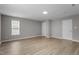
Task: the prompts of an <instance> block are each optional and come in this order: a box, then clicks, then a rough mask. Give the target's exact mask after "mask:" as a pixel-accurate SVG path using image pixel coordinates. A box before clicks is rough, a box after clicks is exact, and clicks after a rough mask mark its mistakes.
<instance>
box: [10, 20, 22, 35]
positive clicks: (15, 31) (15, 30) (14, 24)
mask: <svg viewBox="0 0 79 59" xmlns="http://www.w3.org/2000/svg"><path fill="white" fill-rule="evenodd" d="M11 35H20V21H18V20H12V21H11Z"/></svg>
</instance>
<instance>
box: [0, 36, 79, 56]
mask: <svg viewBox="0 0 79 59" xmlns="http://www.w3.org/2000/svg"><path fill="white" fill-rule="evenodd" d="M78 54H79V43H78V42H72V41H69V40H63V39H55V38H50V39H47V38H43V37H37V38H30V39H23V40H17V41H11V42H5V43H2V45H1V46H0V55H78Z"/></svg>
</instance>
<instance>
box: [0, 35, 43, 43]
mask: <svg viewBox="0 0 79 59" xmlns="http://www.w3.org/2000/svg"><path fill="white" fill-rule="evenodd" d="M38 36H41V35H36V36H31V37H23V38H16V39H9V40H3V41H1V42H7V41H14V40H23V39H29V38H34V37H38Z"/></svg>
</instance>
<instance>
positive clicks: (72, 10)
mask: <svg viewBox="0 0 79 59" xmlns="http://www.w3.org/2000/svg"><path fill="white" fill-rule="evenodd" d="M44 10H45V11H48V14H47V15H43V14H42V12H43V11H44ZM0 13H2V14H6V15H11V16H17V17H23V18H29V19H33V20H49V19H51V20H56V19H60V18H62V17H68V16H72V15H77V14H79V5H78V4H77V5H75V6H74V7H72V5H71V4H0Z"/></svg>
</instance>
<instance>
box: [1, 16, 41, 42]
mask: <svg viewBox="0 0 79 59" xmlns="http://www.w3.org/2000/svg"><path fill="white" fill-rule="evenodd" d="M11 20H19V21H20V35H11ZM38 35H41V22H40V21H34V20H30V19H24V18H18V17H11V16H6V15H2V40H3V41H4V40H11V39H18V38H24V37H32V36H38Z"/></svg>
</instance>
